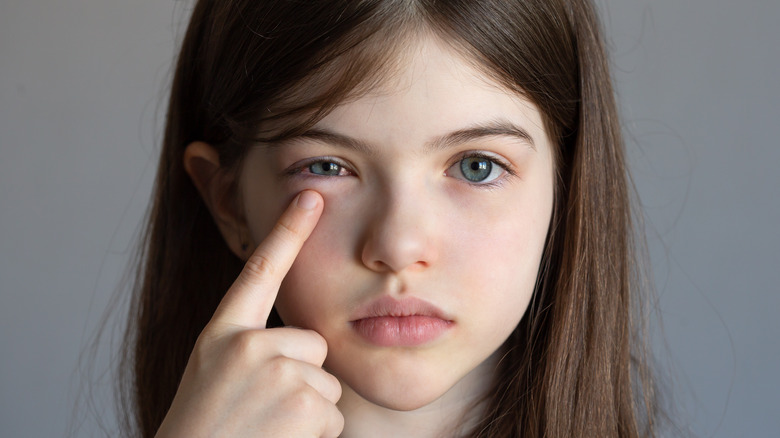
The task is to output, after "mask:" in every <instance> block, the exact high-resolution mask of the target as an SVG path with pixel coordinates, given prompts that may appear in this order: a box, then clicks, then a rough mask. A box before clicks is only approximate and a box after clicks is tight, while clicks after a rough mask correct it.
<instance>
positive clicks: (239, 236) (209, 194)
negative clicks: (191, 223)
mask: <svg viewBox="0 0 780 438" xmlns="http://www.w3.org/2000/svg"><path fill="white" fill-rule="evenodd" d="M184 169H185V170H186V171H187V173H188V174H189V175H190V179H192V182H193V184H195V187H196V188H197V189H198V192H200V196H201V198H203V202H204V203H205V204H206V206H207V207H208V209H209V212H210V213H211V217H213V218H214V222H215V223H216V224H217V227H218V228H219V231H220V233H222V238H223V239H225V243H227V245H228V247H229V248H230V250H231V251H232V252H233V254H235V255H236V256H237V257H238V258H240V259H242V260H243V259H246V253H247V248H249V247H252V243H251V242H249V241H247V240H245V239H249V238H250V237H249V236H250V234H249V231H248V228H247V226H246V220H245V218H244V213H243V211H242V209H241V208H240V205H241V202H239V200H240V194H239V193H234V191H235V188H236V184H235V176H234V175H229V174H228V173H227V172H225V170H224V169H222V167H221V166H220V164H219V154H218V153H217V150H216V149H214V148H213V147H212V146H211V145H209V144H206V143H203V142H201V141H196V142H193V143H190V144H189V145H188V146H187V148H186V149H185V150H184Z"/></svg>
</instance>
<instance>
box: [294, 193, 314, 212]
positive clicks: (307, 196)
mask: <svg viewBox="0 0 780 438" xmlns="http://www.w3.org/2000/svg"><path fill="white" fill-rule="evenodd" d="M297 205H298V207H300V208H302V209H304V210H314V207H316V206H317V195H315V194H314V192H310V191H305V192H301V194H300V195H298V203H297Z"/></svg>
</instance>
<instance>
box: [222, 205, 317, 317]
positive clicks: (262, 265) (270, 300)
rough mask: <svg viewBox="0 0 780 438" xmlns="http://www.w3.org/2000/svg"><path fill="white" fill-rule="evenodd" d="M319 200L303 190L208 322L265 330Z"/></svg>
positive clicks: (310, 227) (309, 228)
mask: <svg viewBox="0 0 780 438" xmlns="http://www.w3.org/2000/svg"><path fill="white" fill-rule="evenodd" d="M322 205H323V202H322V197H321V196H320V195H319V193H317V192H315V191H312V190H304V191H303V192H301V193H299V194H298V196H296V197H295V199H294V200H293V201H292V202H291V203H290V205H289V206H288V207H287V210H285V212H284V213H282V216H281V217H280V218H279V220H278V221H277V223H276V225H274V227H273V229H272V230H271V232H270V233H269V234H268V236H267V237H266V238H265V240H263V242H262V243H260V245H259V246H258V247H257V249H255V251H254V252H253V253H252V255H251V256H249V259H248V260H247V262H246V264H245V265H244V269H242V270H241V273H240V274H239V275H238V278H237V279H236V281H235V282H233V285H232V286H230V289H228V291H227V293H225V296H224V298H222V302H220V303H219V306H218V307H217V310H216V312H215V313H214V317H213V318H212V321H221V322H227V323H230V324H235V325H241V326H245V327H252V328H265V325H266V323H267V322H268V315H269V314H270V313H271V309H272V308H273V305H274V301H276V295H277V293H278V292H279V286H280V285H281V283H282V280H283V279H284V276H285V275H287V272H288V271H289V270H290V267H291V266H292V264H293V262H294V261H295V257H296V256H297V255H298V252H300V250H301V247H302V246H303V243H304V242H305V241H306V239H307V238H308V237H309V235H310V234H311V232H312V230H314V226H315V225H316V224H317V221H318V220H319V218H320V215H321V214H322Z"/></svg>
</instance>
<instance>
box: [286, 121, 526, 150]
mask: <svg viewBox="0 0 780 438" xmlns="http://www.w3.org/2000/svg"><path fill="white" fill-rule="evenodd" d="M486 137H512V138H515V139H520V140H522V141H523V142H524V143H527V144H528V146H530V147H531V149H533V150H536V145H535V144H534V140H533V137H531V135H530V134H529V133H528V131H526V130H525V129H523V128H521V127H519V126H517V125H515V124H514V123H512V122H510V121H509V120H504V119H500V120H494V121H491V122H488V123H481V124H475V125H472V126H469V127H467V128H464V129H459V130H457V131H452V132H450V133H447V134H445V135H442V136H440V137H436V138H435V139H433V140H431V141H429V142H427V143H425V146H424V148H425V150H426V152H434V151H438V150H442V149H447V148H450V147H454V146H457V145H460V144H463V143H468V142H470V141H474V140H480V139H483V138H486ZM295 139H311V140H316V141H320V142H323V143H328V144H332V145H335V146H339V147H344V148H347V149H352V150H355V151H358V152H362V153H365V154H373V152H374V148H373V147H372V146H371V144H370V143H367V142H364V141H362V140H359V139H356V138H353V137H350V136H348V135H344V134H340V133H338V132H333V131H331V130H329V129H326V128H311V129H309V130H307V131H305V132H303V133H302V134H300V135H297V136H295V137H293V138H291V139H290V140H295Z"/></svg>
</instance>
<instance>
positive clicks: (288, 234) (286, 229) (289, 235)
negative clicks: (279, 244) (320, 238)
mask: <svg viewBox="0 0 780 438" xmlns="http://www.w3.org/2000/svg"><path fill="white" fill-rule="evenodd" d="M273 233H275V234H277V235H278V236H279V237H280V238H282V239H283V240H284V241H285V242H287V243H294V242H297V241H299V240H302V237H303V236H302V235H301V232H300V230H298V229H296V228H295V227H293V226H291V224H289V223H287V222H286V221H278V222H277V223H276V224H275V225H274V229H273Z"/></svg>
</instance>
